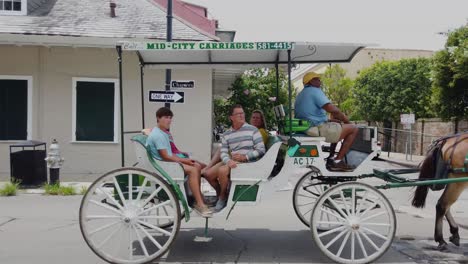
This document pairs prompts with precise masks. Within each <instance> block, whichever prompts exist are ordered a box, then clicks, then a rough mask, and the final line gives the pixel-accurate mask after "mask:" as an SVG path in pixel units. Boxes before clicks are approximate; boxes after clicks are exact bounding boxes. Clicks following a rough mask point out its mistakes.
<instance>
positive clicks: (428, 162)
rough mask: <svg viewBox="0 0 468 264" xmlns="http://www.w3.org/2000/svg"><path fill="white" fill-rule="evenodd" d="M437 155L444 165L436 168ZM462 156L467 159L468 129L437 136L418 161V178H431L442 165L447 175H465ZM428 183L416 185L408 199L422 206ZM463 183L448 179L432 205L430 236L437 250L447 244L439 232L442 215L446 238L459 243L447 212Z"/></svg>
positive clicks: (466, 168)
mask: <svg viewBox="0 0 468 264" xmlns="http://www.w3.org/2000/svg"><path fill="white" fill-rule="evenodd" d="M437 157H441V158H442V159H443V161H444V162H443V163H445V167H444V166H438V167H439V169H438V168H436V165H437V164H436V162H437ZM466 159H468V132H464V133H461V134H457V135H452V136H447V137H443V138H440V139H438V140H436V141H435V142H434V143H433V144H432V145H431V146H430V147H429V150H428V152H427V154H426V158H425V159H424V161H423V162H422V163H421V164H420V166H419V167H420V171H419V180H421V181H423V180H430V179H434V178H435V177H436V170H437V171H438V172H439V173H440V171H441V170H440V167H444V168H443V169H442V171H444V172H445V174H447V173H448V178H460V177H468V160H466ZM443 163H442V164H443ZM439 164H440V163H439ZM429 187H430V186H428V185H423V186H418V187H417V188H416V190H415V192H414V197H413V201H412V205H413V206H414V207H417V208H423V207H424V206H425V203H426V197H427V193H428V188H429ZM467 187H468V182H457V183H451V184H447V185H446V186H445V188H444V187H442V189H444V192H443V193H442V196H441V197H440V198H439V200H438V202H437V205H436V219H435V229H434V240H435V241H436V242H437V243H438V246H437V249H438V250H440V251H443V250H446V249H447V246H448V245H447V242H445V240H444V238H443V233H442V228H443V226H442V220H443V218H444V216H445V218H446V219H447V222H448V223H449V226H450V233H451V235H452V236H451V237H450V242H451V243H453V244H454V245H456V246H460V235H459V234H458V224H457V223H456V222H455V219H454V218H453V216H452V213H451V212H450V207H451V206H452V204H453V203H455V202H456V201H457V199H458V197H459V196H460V194H461V193H462V192H463V190H464V189H465V188H467ZM431 188H432V187H431Z"/></svg>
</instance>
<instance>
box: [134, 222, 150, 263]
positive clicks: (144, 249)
mask: <svg viewBox="0 0 468 264" xmlns="http://www.w3.org/2000/svg"><path fill="white" fill-rule="evenodd" d="M132 228H133V229H134V230H135V234H136V236H137V239H138V242H140V247H141V248H142V249H143V253H145V256H146V257H149V254H148V250H146V246H145V244H144V243H143V240H142V239H141V236H140V234H139V233H138V230H137V229H136V227H135V226H133V225H132Z"/></svg>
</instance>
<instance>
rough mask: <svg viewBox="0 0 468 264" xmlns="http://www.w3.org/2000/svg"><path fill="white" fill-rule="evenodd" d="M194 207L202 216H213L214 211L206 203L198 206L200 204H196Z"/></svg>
mask: <svg viewBox="0 0 468 264" xmlns="http://www.w3.org/2000/svg"><path fill="white" fill-rule="evenodd" d="M193 209H194V210H195V211H196V212H197V213H198V214H199V215H201V216H203V217H212V216H213V212H212V211H211V210H210V209H209V208H208V206H206V205H202V206H198V204H195V206H194V207H193Z"/></svg>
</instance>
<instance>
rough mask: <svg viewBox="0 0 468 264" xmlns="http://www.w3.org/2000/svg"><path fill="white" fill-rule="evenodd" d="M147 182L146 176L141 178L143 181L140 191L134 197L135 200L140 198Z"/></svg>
mask: <svg viewBox="0 0 468 264" xmlns="http://www.w3.org/2000/svg"><path fill="white" fill-rule="evenodd" d="M147 183H148V178H146V177H145V179H144V180H143V183H142V184H141V188H140V191H139V192H138V195H137V198H136V200H137V201H140V200H141V196H142V195H143V191H144V189H145V186H146V184H147Z"/></svg>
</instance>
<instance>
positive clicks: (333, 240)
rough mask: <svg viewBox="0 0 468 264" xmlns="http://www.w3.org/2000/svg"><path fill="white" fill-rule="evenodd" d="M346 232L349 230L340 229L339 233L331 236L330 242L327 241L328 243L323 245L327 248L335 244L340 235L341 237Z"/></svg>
mask: <svg viewBox="0 0 468 264" xmlns="http://www.w3.org/2000/svg"><path fill="white" fill-rule="evenodd" d="M346 232H349V230H348V229H344V230H343V231H341V233H339V234H338V235H337V236H335V238H333V239H332V240H331V241H330V242H328V244H326V245H325V248H329V247H330V246H331V245H333V244H335V242H336V241H337V240H338V239H340V237H342V236H343V235H344V234H345V233H346Z"/></svg>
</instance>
